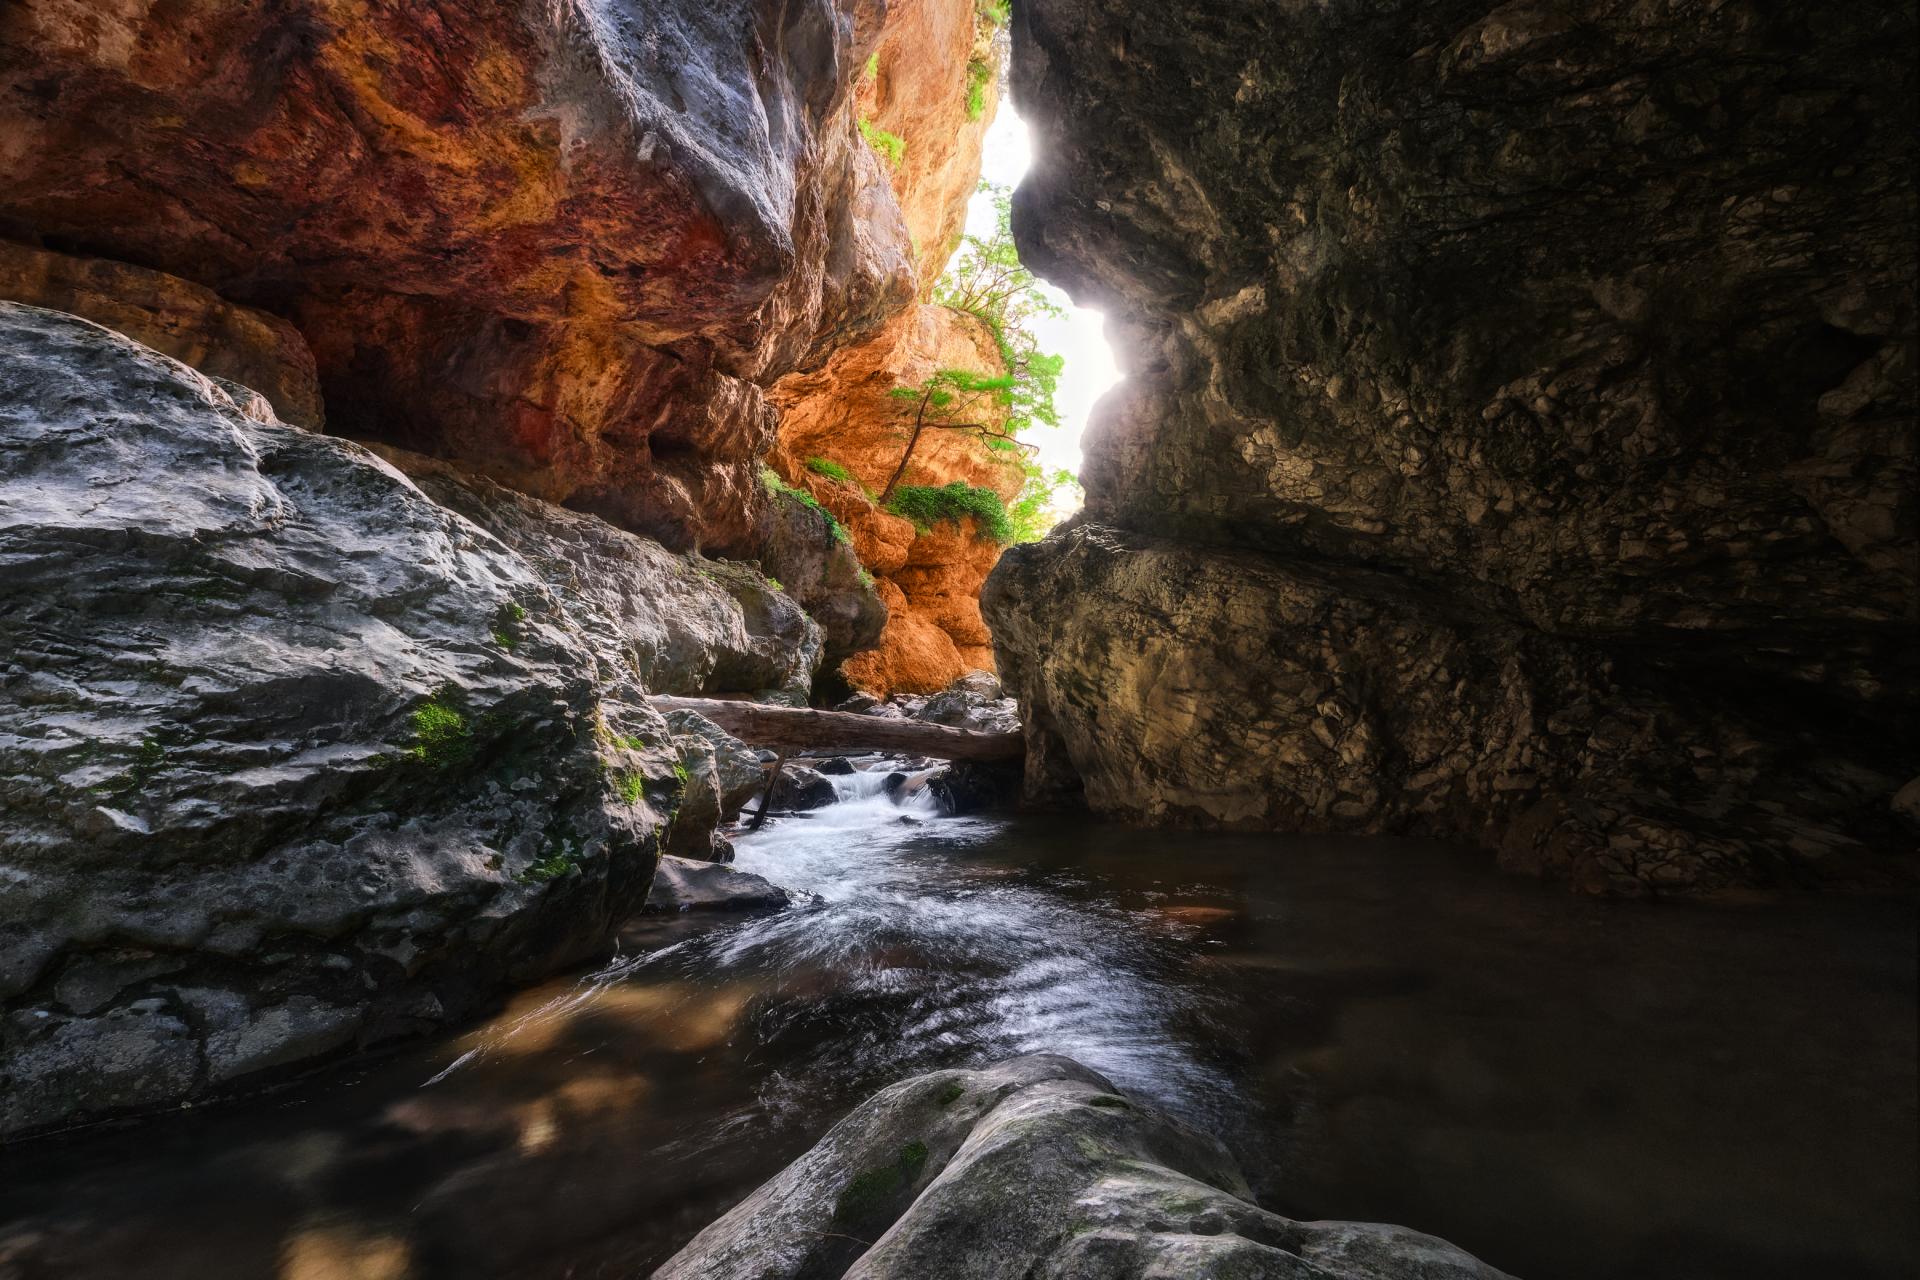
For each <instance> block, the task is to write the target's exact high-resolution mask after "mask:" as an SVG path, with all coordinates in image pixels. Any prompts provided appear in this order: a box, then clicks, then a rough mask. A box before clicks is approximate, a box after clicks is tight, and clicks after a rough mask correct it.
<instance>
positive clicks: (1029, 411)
mask: <svg viewBox="0 0 1920 1280" xmlns="http://www.w3.org/2000/svg"><path fill="white" fill-rule="evenodd" d="M980 189H981V190H982V191H984V192H986V193H988V194H989V195H990V196H991V197H992V199H993V208H994V226H993V230H992V231H990V232H989V233H987V234H986V235H967V236H964V237H962V239H961V242H960V248H959V250H958V252H957V253H956V254H955V256H954V260H953V262H952V264H951V265H950V266H949V267H948V268H947V272H946V274H945V275H943V276H942V277H941V278H940V281H939V283H938V284H936V285H935V286H934V300H935V301H936V302H939V303H942V304H943V305H945V306H949V307H952V308H953V309H954V310H956V311H964V312H966V313H967V314H968V315H970V316H973V317H975V318H976V319H978V320H980V321H981V322H982V323H983V324H985V325H986V326H987V329H988V331H989V332H990V333H992V335H993V341H994V346H995V347H996V348H998V350H999V352H1000V360H1001V364H1002V366H1003V367H1004V368H1005V370H1006V372H1005V373H1004V374H1001V375H997V376H989V375H986V374H978V373H970V372H968V371H966V370H964V369H941V370H938V371H937V372H935V373H934V374H933V376H932V377H930V378H927V379H926V380H925V381H923V382H920V383H918V384H907V385H902V386H898V387H895V388H894V389H893V390H892V391H891V392H889V393H888V394H890V395H892V396H893V397H894V398H895V399H898V400H900V401H902V402H904V403H905V404H910V405H911V406H912V409H911V413H912V416H911V418H909V419H906V421H905V422H904V423H903V425H904V426H905V428H906V430H905V440H906V447H905V449H904V450H903V451H902V452H901V455H900V462H899V464H898V465H897V466H895V468H894V470H893V475H892V476H891V477H890V478H889V479H888V481H887V487H886V488H885V489H884V490H882V491H881V494H880V498H879V500H880V502H881V503H883V504H884V503H885V502H886V501H887V500H888V499H889V498H891V497H892V495H893V492H894V490H895V489H896V488H898V487H899V485H900V481H901V478H902V477H903V476H905V475H906V472H907V466H908V464H909V463H911V462H912V461H913V454H914V450H915V449H916V448H918V447H919V444H920V441H921V439H922V438H923V437H924V435H925V433H926V432H928V431H965V432H970V433H971V434H973V435H974V436H975V437H977V438H978V439H980V440H981V441H982V442H983V443H985V444H986V446H987V447H988V448H989V449H993V450H996V451H1001V452H1021V453H1029V454H1030V453H1032V452H1033V451H1034V446H1033V445H1031V444H1029V443H1027V442H1026V441H1024V440H1021V439H1020V438H1019V436H1020V434H1021V433H1022V432H1024V431H1028V430H1030V429H1032V428H1033V427H1035V426H1043V427H1057V426H1059V425H1060V414H1059V411H1058V410H1057V409H1056V408H1055V407H1054V402H1053V398H1054V394H1055V392H1056V391H1057V389H1058V388H1059V385H1060V371H1061V369H1062V368H1063V367H1064V365H1065V363H1066V361H1065V358H1064V357H1062V356H1058V355H1053V354H1050V353H1048V352H1045V351H1042V350H1041V349H1040V342H1039V339H1038V338H1037V337H1036V336H1035V334H1034V332H1033V324H1034V321H1036V320H1038V319H1040V318H1042V317H1045V316H1058V315H1060V314H1062V312H1061V309H1060V308H1059V307H1057V306H1055V305H1054V304H1053V303H1052V302H1050V301H1049V300H1048V299H1047V296H1046V293H1045V292H1044V291H1043V290H1042V288H1041V285H1040V281H1039V280H1038V279H1037V278H1035V276H1034V274H1033V273H1032V272H1031V271H1028V270H1027V269H1026V268H1025V267H1023V266H1021V265H1020V254H1019V251H1018V250H1016V249H1015V248H1014V244H1013V192H1012V190H1011V189H1010V188H1007V187H1002V186H995V185H994V184H992V183H987V182H983V183H981V184H980ZM1021 461H1022V469H1023V470H1024V471H1025V473H1026V476H1027V481H1028V487H1027V489H1026V490H1023V491H1022V495H1021V500H1022V501H1025V500H1026V499H1027V498H1028V496H1029V494H1030V492H1031V491H1032V490H1033V488H1034V486H1035V485H1036V484H1039V485H1040V486H1042V487H1044V488H1045V490H1046V492H1044V493H1041V494H1040V495H1039V496H1038V497H1037V498H1036V499H1035V501H1034V505H1033V506H1032V507H1031V511H1032V512H1034V513H1035V516H1034V518H1035V519H1038V518H1039V515H1038V513H1040V512H1042V511H1044V509H1045V507H1046V505H1047V499H1048V497H1049V496H1050V495H1051V493H1052V490H1053V489H1054V488H1057V487H1058V485H1059V483H1060V481H1059V480H1058V478H1057V477H1058V476H1059V475H1064V474H1065V473H1064V472H1060V473H1055V474H1054V475H1052V476H1049V475H1047V474H1046V473H1044V472H1042V471H1041V470H1040V468H1039V467H1037V466H1035V465H1034V463H1033V462H1032V461H1031V459H1028V458H1023V459H1022V460H1021Z"/></svg>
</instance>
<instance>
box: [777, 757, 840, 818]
mask: <svg viewBox="0 0 1920 1280" xmlns="http://www.w3.org/2000/svg"><path fill="white" fill-rule="evenodd" d="M839 798H840V793H839V792H838V791H837V790H835V789H834V785H833V783H832V782H831V781H829V780H828V779H827V778H826V777H825V775H823V774H821V773H820V772H819V771H818V770H815V769H809V768H807V766H805V765H801V764H789V765H783V766H782V767H781V769H780V780H779V781H778V782H776V783H775V784H774V786H773V807H774V808H775V809H792V810H806V809H824V808H825V807H826V806H828V805H830V804H832V803H833V802H834V801H836V800H838V799H839Z"/></svg>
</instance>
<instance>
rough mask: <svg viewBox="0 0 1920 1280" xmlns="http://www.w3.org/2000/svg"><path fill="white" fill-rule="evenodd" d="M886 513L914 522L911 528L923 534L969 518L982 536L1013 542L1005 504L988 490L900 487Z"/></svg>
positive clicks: (959, 484) (957, 486)
mask: <svg viewBox="0 0 1920 1280" xmlns="http://www.w3.org/2000/svg"><path fill="white" fill-rule="evenodd" d="M887 510H889V511H891V512H893V514H895V515H897V516H905V517H906V518H907V519H909V520H911V521H913V527H914V528H916V529H920V530H922V531H924V530H926V529H929V528H931V527H933V525H934V524H935V522H937V521H940V520H952V521H955V522H958V521H960V520H962V519H964V518H965V517H967V516H972V517H973V518H974V519H975V520H976V521H978V522H979V527H980V533H981V535H982V536H984V537H988V538H991V539H993V540H994V541H995V542H1000V543H1007V542H1012V541H1013V540H1014V532H1015V530H1014V525H1013V521H1012V520H1010V519H1009V518H1008V517H1007V504H1006V503H1005V502H1002V501H1001V500H1000V495H999V494H997V493H995V492H994V491H993V490H991V489H977V488H975V487H973V486H972V485H970V484H968V483H966V482H965V481H964V480H955V481H954V482H953V483H952V484H949V485H942V486H939V487H935V486H933V485H926V484H905V485H901V486H900V487H899V488H898V489H896V490H894V493H893V501H891V502H889V503H888V504H887Z"/></svg>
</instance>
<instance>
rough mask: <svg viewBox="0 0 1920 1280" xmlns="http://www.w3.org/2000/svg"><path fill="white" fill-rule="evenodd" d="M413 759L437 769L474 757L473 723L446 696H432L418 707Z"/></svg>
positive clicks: (414, 715)
mask: <svg viewBox="0 0 1920 1280" xmlns="http://www.w3.org/2000/svg"><path fill="white" fill-rule="evenodd" d="M407 755H408V757H409V758H410V759H412V760H415V761H417V762H418V763H420V764H425V765H431V766H433V767H434V768H436V769H445V768H450V767H451V766H453V765H458V764H464V763H466V762H467V761H468V760H470V759H472V758H473V726H472V725H471V724H469V723H468V721H467V717H466V716H465V715H463V714H461V712H460V711H459V709H458V708H456V707H455V706H454V705H453V704H452V703H450V702H448V701H447V700H446V699H444V698H438V697H436V698H429V699H428V700H427V701H426V702H425V703H423V704H421V705H420V706H419V707H417V708H415V709H414V713H413V745H412V746H411V747H409V748H408V749H407Z"/></svg>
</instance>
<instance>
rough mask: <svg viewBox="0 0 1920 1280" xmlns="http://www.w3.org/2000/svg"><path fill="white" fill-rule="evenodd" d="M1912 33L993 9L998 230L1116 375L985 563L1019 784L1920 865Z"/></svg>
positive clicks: (1842, 861) (1713, 8)
mask: <svg viewBox="0 0 1920 1280" xmlns="http://www.w3.org/2000/svg"><path fill="white" fill-rule="evenodd" d="M1915 65H1916V59H1915V31H1914V16H1913V13H1912V11H1911V9H1910V7H1906V6H1900V5H1893V4H1886V3H1868V4H1861V5H1849V6H1845V7H1844V8H1843V9H1841V8H1829V7H1819V8H1815V7H1809V6H1770V5H1758V4H1751V3H1732V4H1715V5H1707V4H1694V3H1685V2H1679V0H1676V2H1675V3H1671V4H1659V5H1645V4H1629V3H1624V2H1618V3H1616V2H1612V0H1584V2H1583V3H1579V4H1575V5H1548V4H1540V3H1530V2H1527V0H1521V2H1519V3H1510V4H1505V5H1499V6H1497V7H1496V6H1491V5H1489V4H1487V3H1485V0H1478V2H1474V0H1454V2H1447V3H1440V4H1420V5H1415V4H1412V3H1389V4H1385V5H1368V6H1358V5H1345V4H1336V5H1323V6H1283V7H1275V6H1260V5H1252V4H1221V3H1215V2H1209V0H1186V2H1183V3H1177V4H1175V5H1173V6H1171V7H1170V8H1169V7H1168V6H1165V5H1154V6H1147V5H1144V4H1138V3H1121V4H1106V5H1095V4H1091V3H1086V2H1085V0H1027V2H1026V3H1023V4H1021V5H1020V6H1018V8H1017V12H1016V15H1015V29H1014V33H1013V70H1012V79H1013V87H1014V95H1015V101H1016V104H1017V105H1018V106H1019V109H1020V110H1021V113H1022V115H1023V116H1024V117H1025V118H1026V119H1027V120H1028V121H1029V123H1030V126H1031V127H1032V128H1033V130H1034V132H1035V137H1036V146H1035V153H1036V161H1037V163H1036V168H1035V169H1034V171H1033V172H1032V173H1031V174H1030V175H1029V177H1028V179H1027V181H1026V182H1025V183H1024V184H1023V186H1022V187H1021V189H1020V191H1019V193H1018V195H1017V197H1016V201H1015V210H1014V214H1015V216H1014V229H1015V235H1016V238H1017V240H1018V242H1019V244H1020V246H1021V250H1022V253H1023V256H1024V257H1025V258H1026V260H1027V262H1028V264H1029V265H1030V266H1031V267H1033V268H1034V269H1035V270H1036V271H1038V272H1039V273H1040V274H1042V275H1043V276H1046V277H1048V278H1049V279H1051V280H1053V281H1054V282H1055V283H1057V284H1059V285H1061V286H1063V287H1065V288H1066V289H1067V290H1068V291H1069V292H1070V293H1072V294H1073V295H1074V297H1075V299H1076V301H1078V302H1079V303H1081V304H1083V305H1087V306H1091V307H1094V308H1097V309H1100V310H1102V311H1105V312H1106V313H1107V314H1108V316H1109V328H1110V332H1111V334H1112V335H1113V337H1114V338H1115V339H1116V344H1117V346H1118V348H1119V351H1120V358H1121V361H1122V364H1123V367H1124V368H1125V370H1126V373H1127V379H1128V380H1127V382H1126V383H1125V384H1124V385H1123V387H1122V388H1121V389H1120V390H1119V391H1117V392H1116V393H1115V394H1114V395H1112V396H1111V397H1109V398H1108V399H1107V400H1106V401H1105V402H1104V403H1103V404H1102V406H1101V408H1100V410H1099V411H1098V413H1097V415H1096V422H1095V424H1094V426H1093V428H1092V429H1091V430H1090V431H1089V433H1088V439H1087V442H1086V455H1087V463H1086V468H1085V471H1084V474H1083V479H1084V481H1085V483H1086V487H1087V505H1086V511H1085V513H1084V515H1083V516H1081V517H1080V518H1079V519H1077V520H1076V521H1075V522H1073V523H1072V524H1071V525H1070V526H1068V527H1066V528H1064V529H1062V530H1060V531H1057V532H1056V533H1055V534H1054V536H1052V537H1051V538H1049V539H1048V540H1047V541H1046V542H1044V543H1042V544H1038V545H1035V546H1028V547H1021V548H1016V549H1015V550H1013V551H1012V552H1010V553H1009V554H1008V556H1007V557H1006V558H1005V559H1004V560H1003V562H1002V565H1001V567H1000V569H999V570H998V571H997V572H996V574H995V576H994V578H993V579H992V580H991V581H990V582H989V584H988V589H987V597H986V601H985V604H986V614H987V618H988V620H989V621H990V622H991V623H992V626H993V631H994V637H995V642H996V646H997V649H998V652H999V656H1000V664H1001V673H1002V675H1003V677H1004V678H1005V679H1006V680H1007V682H1008V685H1009V687H1010V688H1011V689H1012V690H1013V691H1014V692H1016V693H1017V694H1018V695H1019V697H1020V699H1021V702H1022V706H1023V711H1024V715H1025V716H1026V719H1027V724H1028V731H1029V739H1030V744H1031V747H1032V750H1031V754H1030V756H1029V779H1028V781H1029V789H1030V792H1031V794H1033V795H1034V796H1036V797H1052V798H1055V799H1079V800H1084V801H1085V802H1086V803H1089V804H1091V805H1092V806H1093V807H1094V808H1096V809H1098V810H1100V811H1102V812H1107V813H1112V814H1116V815H1120V816H1125V817H1128V818H1130V819H1135V820H1141V821H1148V822H1165V823H1185V824H1194V825H1204V826H1227V827H1236V828H1249V829H1269V828H1270V829H1278V830H1306V831H1361V832H1374V831H1414V832H1428V833H1435V834H1443V835H1449V836H1465V837H1469V838H1473V839H1477V840H1479V841H1481V842H1483V843H1485V844H1488V845H1490V846H1492V847H1494V848H1496V849H1498V851H1499V854H1500V858H1501V861H1502V863H1503V864H1504V865H1507V866H1509V867H1512V868H1515V869H1519V870H1525V871H1530V872H1535V873H1546V874H1551V875H1555V876H1561V877H1566V878H1570V879H1572V880H1574V881H1575V882H1577V883H1578V884H1580V885H1582V886H1584V887H1587V888H1589V889H1592V890H1595V891H1605V892H1619V893H1629V894H1637V893H1645V892H1648V891H1662V892H1712V891H1717V890H1724V889H1731V888H1735V887H1739V886H1749V885H1756V884H1767V885H1775V884H1819V885H1826V886H1835V887H1859V888H1885V887H1888V886H1891V885H1899V886H1906V885H1910V884H1911V882H1912V877H1913V865H1914V863H1913V852H1914V828H1913V827H1912V826H1911V825H1907V826H1902V825H1901V823H1902V815H1901V813H1900V810H1901V809H1903V808H1904V809H1906V810H1908V811H1909V813H1908V817H1909V819H1910V817H1911V811H1912V809H1913V808H1914V807H1915V802H1914V799H1913V798H1912V792H1913V787H1912V786H1911V785H1909V784H1910V780H1912V779H1914V777H1915V774H1916V772H1920V742H1917V741H1916V718H1915V703H1916V699H1917V698H1920V694H1916V690H1920V683H1917V682H1916V674H1920V672H1917V671H1916V656H1915V655H1916V653H1920V646H1917V645H1916V644H1915V640H1916V620H1917V619H1920V594H1917V591H1916V572H1917V562H1916V553H1915V531H1916V497H1915V492H1916V490H1915V459H1914V436H1913V432H1914V426H1913V424H1914V413H1915V391H1914V388H1915V374H1914V368H1915V363H1914V361H1915V345H1914V334H1915V327H1914V292H1913V287H1914V272H1915V259H1914V253H1915V247H1914V246H1915V236H1914V231H1915V205H1914V191H1913V186H1912V181H1911V176H1912V170H1911V153H1910V150H1909V144H1908V139H1909V138H1910V135H1911V132H1912V129H1913V126H1914V124H1915V120H1914V92H1913V90H1914V67H1915ZM1902 788H1906V791H1905V793H1904V794H1903V793H1902ZM1896 797H1899V798H1898V799H1896Z"/></svg>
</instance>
